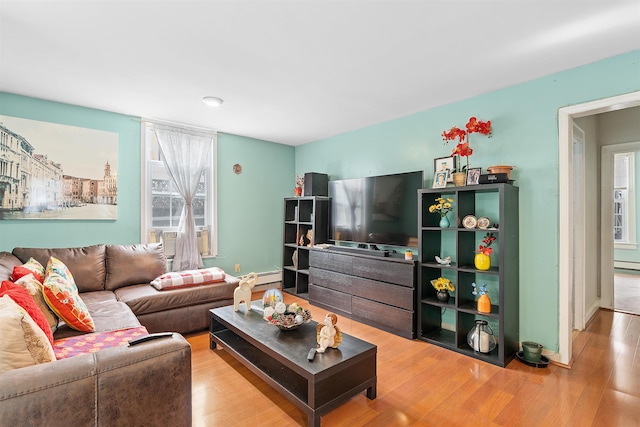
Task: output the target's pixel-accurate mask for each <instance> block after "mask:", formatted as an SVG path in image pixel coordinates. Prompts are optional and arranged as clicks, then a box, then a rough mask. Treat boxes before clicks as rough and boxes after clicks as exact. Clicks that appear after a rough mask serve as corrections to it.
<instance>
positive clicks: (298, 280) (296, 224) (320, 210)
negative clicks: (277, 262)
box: [282, 196, 330, 299]
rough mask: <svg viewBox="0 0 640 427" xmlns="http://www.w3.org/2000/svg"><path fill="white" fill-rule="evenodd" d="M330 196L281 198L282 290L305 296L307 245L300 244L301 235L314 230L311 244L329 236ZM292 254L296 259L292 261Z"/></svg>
mask: <svg viewBox="0 0 640 427" xmlns="http://www.w3.org/2000/svg"><path fill="white" fill-rule="evenodd" d="M329 203H330V199H329V197H323V196H306V197H287V198H285V199H284V237H283V251H282V290H283V291H284V292H288V293H291V294H294V295H297V296H299V297H301V298H305V299H308V293H309V250H310V249H311V248H310V247H309V246H306V245H300V241H299V239H300V236H305V235H306V234H307V231H308V230H310V229H311V230H312V231H313V242H312V243H313V244H319V243H326V242H327V239H328V236H329ZM294 254H296V255H297V263H295V264H294V260H293V259H294Z"/></svg>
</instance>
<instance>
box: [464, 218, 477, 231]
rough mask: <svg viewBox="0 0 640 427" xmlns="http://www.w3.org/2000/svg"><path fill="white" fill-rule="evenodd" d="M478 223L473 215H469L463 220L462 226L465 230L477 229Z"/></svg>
mask: <svg viewBox="0 0 640 427" xmlns="http://www.w3.org/2000/svg"><path fill="white" fill-rule="evenodd" d="M477 223H478V221H477V220H476V217H475V216H473V215H467V216H465V217H464V218H462V225H463V226H464V228H476V225H477Z"/></svg>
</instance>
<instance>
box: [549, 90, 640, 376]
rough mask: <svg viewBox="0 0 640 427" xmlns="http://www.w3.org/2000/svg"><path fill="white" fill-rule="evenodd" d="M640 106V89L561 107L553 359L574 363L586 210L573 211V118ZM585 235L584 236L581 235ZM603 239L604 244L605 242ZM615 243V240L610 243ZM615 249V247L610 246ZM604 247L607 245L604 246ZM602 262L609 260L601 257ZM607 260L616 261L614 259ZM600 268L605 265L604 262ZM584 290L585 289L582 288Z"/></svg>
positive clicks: (562, 362)
mask: <svg viewBox="0 0 640 427" xmlns="http://www.w3.org/2000/svg"><path fill="white" fill-rule="evenodd" d="M637 106H640V91H638V92H632V93H628V94H624V95H619V96H613V97H610V98H604V99H599V100H596V101H591V102H586V103H583V104H577V105H572V106H568V107H563V108H560V109H559V110H558V169H559V170H558V184H559V189H558V190H559V191H558V194H559V218H558V237H559V242H558V245H559V248H558V267H559V268H558V276H559V277H558V284H559V285H558V286H559V294H558V315H559V322H558V328H559V330H558V353H557V354H556V355H554V356H553V357H552V359H553V360H554V361H556V362H558V363H561V364H564V365H571V361H572V346H571V339H572V332H573V321H572V320H573V319H572V313H573V309H574V307H573V305H572V298H571V295H572V293H573V289H572V286H573V264H572V260H573V244H574V232H573V226H572V221H573V219H574V215H578V214H579V215H584V212H574V209H573V192H574V188H573V173H574V159H573V119H574V118H578V117H585V116H590V115H593V114H600V113H605V112H608V111H617V110H622V109H624V108H630V107H637ZM582 239H584V236H582ZM605 243H606V242H602V244H601V247H602V246H606V244H605ZM609 244H610V245H611V246H613V242H610V243H609ZM611 250H612V249H611ZM601 251H604V248H601ZM600 259H601V262H606V261H605V260H604V257H602V256H601V257H600ZM608 262H610V263H611V264H613V259H610V260H609V261H608ZM601 271H605V270H602V265H601ZM583 291H584V290H583Z"/></svg>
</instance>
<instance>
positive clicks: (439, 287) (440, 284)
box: [431, 277, 456, 292]
mask: <svg viewBox="0 0 640 427" xmlns="http://www.w3.org/2000/svg"><path fill="white" fill-rule="evenodd" d="M431 286H433V287H434V288H435V290H436V291H451V292H453V291H455V290H456V288H455V287H454V286H453V283H452V282H451V280H449V279H446V278H444V277H438V278H437V279H434V280H432V281H431Z"/></svg>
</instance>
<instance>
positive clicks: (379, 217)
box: [329, 171, 423, 247]
mask: <svg viewBox="0 0 640 427" xmlns="http://www.w3.org/2000/svg"><path fill="white" fill-rule="evenodd" d="M422 184H423V175H422V171H418V172H407V173H399V174H394V175H382V176H372V177H367V178H355V179H344V180H337V181H329V196H330V197H331V237H332V239H333V240H335V241H337V242H354V243H359V244H374V245H375V244H381V245H390V246H406V247H417V246H418V195H417V191H418V190H419V189H421V188H422Z"/></svg>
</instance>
